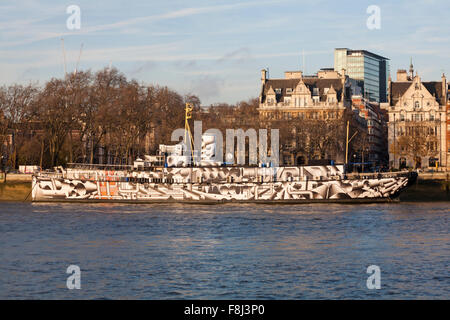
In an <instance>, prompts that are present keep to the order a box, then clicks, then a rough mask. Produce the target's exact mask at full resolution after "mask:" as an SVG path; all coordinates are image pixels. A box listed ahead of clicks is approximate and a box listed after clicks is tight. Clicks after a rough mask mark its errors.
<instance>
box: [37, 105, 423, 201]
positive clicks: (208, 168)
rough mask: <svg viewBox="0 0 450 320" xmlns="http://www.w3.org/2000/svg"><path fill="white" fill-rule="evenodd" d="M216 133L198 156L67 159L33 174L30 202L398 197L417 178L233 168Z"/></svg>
mask: <svg viewBox="0 0 450 320" xmlns="http://www.w3.org/2000/svg"><path fill="white" fill-rule="evenodd" d="M188 108H189V106H187V110H188ZM187 119H188V111H186V126H185V130H186V135H187V134H189V135H190V136H191V133H190V129H189V126H188V122H187ZM215 138H216V137H215V136H214V135H207V134H205V135H202V137H201V150H200V152H198V153H196V152H195V150H193V148H189V147H188V146H187V145H186V144H185V143H179V144H177V145H174V146H166V145H160V148H159V154H158V155H155V156H148V155H147V156H144V157H143V158H144V159H139V158H138V159H137V160H136V161H135V162H134V164H133V165H130V166H123V165H118V166H117V165H93V164H91V165H90V164H69V165H68V166H67V167H66V168H62V167H57V168H55V170H52V171H42V172H35V173H34V174H33V178H32V191H31V194H32V200H33V201H43V202H49V201H63V202H64V201H65V202H131V203H154V202H161V203H164V202H180V203H205V204H214V203H224V202H235V203H308V202H350V203H351V202H356V203H357V202H378V201H392V200H395V199H397V198H398V196H399V194H400V193H401V192H402V191H403V190H405V189H406V188H407V187H408V186H409V185H410V184H411V183H413V182H414V181H415V180H416V178H417V173H415V172H395V173H394V172H387V173H367V174H365V173H363V174H359V175H356V176H355V175H349V174H346V172H345V165H320V166H274V165H272V164H271V163H259V164H258V165H230V164H226V163H223V162H220V161H216V160H215V157H214V155H215V154H216V150H215V148H216V141H215ZM184 141H186V140H184ZM195 159H199V160H198V161H196V160H195Z"/></svg>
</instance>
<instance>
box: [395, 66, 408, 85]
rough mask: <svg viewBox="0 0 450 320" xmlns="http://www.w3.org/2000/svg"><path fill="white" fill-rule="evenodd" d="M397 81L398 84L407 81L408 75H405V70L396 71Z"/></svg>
mask: <svg viewBox="0 0 450 320" xmlns="http://www.w3.org/2000/svg"><path fill="white" fill-rule="evenodd" d="M397 81H398V82H405V81H409V79H408V74H407V73H406V70H404V69H399V70H397Z"/></svg>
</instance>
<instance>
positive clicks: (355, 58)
mask: <svg viewBox="0 0 450 320" xmlns="http://www.w3.org/2000/svg"><path fill="white" fill-rule="evenodd" d="M342 69H345V70H346V74H347V75H348V76H349V77H350V78H353V79H356V80H362V81H364V88H363V93H364V96H365V97H367V98H369V99H370V100H371V101H377V102H386V101H387V81H388V77H389V61H388V59H387V58H383V57H381V56H378V55H375V54H372V53H370V52H368V51H364V50H355V51H353V50H349V49H335V50H334V70H335V71H338V72H341V71H342Z"/></svg>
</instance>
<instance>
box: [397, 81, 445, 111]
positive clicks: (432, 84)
mask: <svg viewBox="0 0 450 320" xmlns="http://www.w3.org/2000/svg"><path fill="white" fill-rule="evenodd" d="M412 84H413V82H412V81H408V82H391V92H390V95H391V104H392V105H395V104H397V102H398V100H399V98H400V97H401V96H403V95H404V94H405V92H406V90H408V89H409V87H410V86H411V85H412ZM422 84H423V85H424V87H425V88H426V89H427V90H428V92H430V94H431V95H433V96H435V97H436V101H437V102H439V104H440V105H443V104H444V103H445V96H443V95H442V91H443V90H442V82H441V81H429V82H422Z"/></svg>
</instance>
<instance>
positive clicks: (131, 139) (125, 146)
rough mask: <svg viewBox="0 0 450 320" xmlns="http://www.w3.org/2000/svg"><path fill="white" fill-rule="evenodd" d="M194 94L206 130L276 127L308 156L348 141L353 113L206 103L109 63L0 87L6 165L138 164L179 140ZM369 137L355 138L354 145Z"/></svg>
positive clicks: (284, 142)
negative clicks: (284, 113)
mask: <svg viewBox="0 0 450 320" xmlns="http://www.w3.org/2000/svg"><path fill="white" fill-rule="evenodd" d="M187 102H189V103H191V104H192V105H193V107H194V116H193V118H192V119H191V120H190V121H191V122H193V121H195V120H201V121H202V126H203V131H206V130H207V129H210V128H216V129H219V130H221V131H222V132H223V134H224V133H225V132H226V129H238V128H242V129H244V130H247V129H249V128H253V129H255V130H258V129H260V128H267V129H270V128H276V129H279V130H280V148H281V150H280V152H281V153H283V152H288V153H289V152H290V153H294V154H300V153H301V154H304V155H305V157H306V158H308V159H325V158H334V157H335V155H336V154H338V153H339V154H342V152H343V151H344V148H345V123H346V119H347V118H345V119H344V118H342V119H339V120H325V119H323V120H320V119H314V120H312V119H289V120H286V119H281V117H280V118H277V119H275V120H270V121H269V120H267V119H262V118H261V117H260V115H259V111H258V107H259V99H258V98H251V99H248V100H246V101H241V102H238V103H236V104H234V105H229V104H223V103H222V104H216V105H212V106H209V107H207V108H201V107H200V105H201V102H200V99H199V98H198V97H197V96H195V95H193V94H187V95H181V94H179V93H177V92H176V91H174V90H171V89H169V88H167V87H164V86H158V85H145V84H142V83H138V82H137V81H136V80H134V79H132V80H128V79H127V78H126V76H125V75H124V74H123V73H121V72H120V71H119V70H117V69H116V68H112V69H110V68H105V69H102V70H100V71H97V72H95V73H94V72H92V71H79V72H77V73H74V74H69V75H67V76H66V77H65V78H63V79H58V78H52V79H51V80H49V81H47V82H46V83H45V84H44V85H43V86H38V85H36V84H29V85H19V84H13V85H10V86H3V87H0V143H1V156H2V166H3V167H5V166H6V167H9V168H11V169H15V168H18V166H19V165H31V164H32V165H39V166H40V167H42V168H51V167H53V166H58V165H65V164H67V163H72V162H76V163H108V164H131V163H132V162H133V160H134V159H136V157H138V156H142V155H144V154H154V153H155V152H156V151H157V149H158V146H159V144H174V142H172V141H171V140H170V139H171V133H172V132H173V130H175V129H177V128H180V127H183V126H184V116H185V111H184V108H185V104H186V103H187ZM351 131H354V130H353V129H352V130H351ZM269 133H270V131H269ZM361 137H362V134H359V135H358V136H357V137H356V138H355V139H354V141H353V143H354V144H352V145H354V146H353V148H354V149H356V144H355V143H356V142H358V141H359V140H360V138H361ZM269 138H270V137H269ZM99 150H101V151H99Z"/></svg>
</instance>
